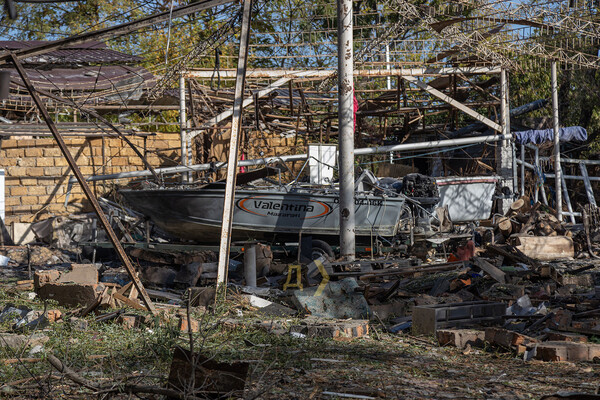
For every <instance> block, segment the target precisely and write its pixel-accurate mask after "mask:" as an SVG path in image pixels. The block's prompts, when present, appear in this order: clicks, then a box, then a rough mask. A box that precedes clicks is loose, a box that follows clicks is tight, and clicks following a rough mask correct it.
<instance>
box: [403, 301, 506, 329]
mask: <svg viewBox="0 0 600 400" xmlns="http://www.w3.org/2000/svg"><path fill="white" fill-rule="evenodd" d="M505 313H506V305H505V304H504V303H496V302H489V301H466V302H462V303H447V304H429V305H421V306H415V307H413V311H412V332H413V334H426V335H434V334H435V332H436V331H438V330H439V329H446V328H464V327H469V326H474V325H477V324H480V323H484V322H485V323H490V322H499V321H500V320H501V318H502V316H503V315H504V314H505Z"/></svg>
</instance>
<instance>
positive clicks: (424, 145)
mask: <svg viewBox="0 0 600 400" xmlns="http://www.w3.org/2000/svg"><path fill="white" fill-rule="evenodd" d="M511 138H512V136H511V135H489V136H475V137H470V138H461V139H449V140H435V141H429V142H420V143H403V144H396V145H391V146H379V147H367V148H362V149H356V150H354V155H355V156H359V155H367V154H376V153H389V152H390V151H412V150H423V149H433V148H441V147H451V146H463V145H469V144H476V143H489V142H496V141H499V140H505V139H511ZM307 158H308V155H307V154H294V155H289V156H280V157H265V158H257V159H253V160H240V161H238V167H251V166H256V165H264V164H273V163H276V162H292V161H304V160H306V159H307ZM225 166H227V163H226V162H220V163H216V164H215V165H211V164H196V165H188V166H178V167H167V168H157V169H155V171H156V172H157V173H158V174H165V175H166V174H179V173H183V172H189V171H207V170H209V169H211V168H213V167H214V168H217V169H219V168H224V167H225ZM150 175H152V174H151V173H150V172H149V171H131V172H121V173H118V174H110V175H95V176H90V177H88V178H87V180H88V181H105V180H114V179H126V178H141V177H144V176H150ZM71 180H72V179H71Z"/></svg>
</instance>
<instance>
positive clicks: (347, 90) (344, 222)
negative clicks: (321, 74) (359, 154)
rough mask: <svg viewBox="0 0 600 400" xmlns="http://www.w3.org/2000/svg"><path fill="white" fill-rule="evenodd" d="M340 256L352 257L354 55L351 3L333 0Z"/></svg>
mask: <svg viewBox="0 0 600 400" xmlns="http://www.w3.org/2000/svg"><path fill="white" fill-rule="evenodd" d="M337 14H338V119H339V142H340V145H339V165H340V169H339V175H340V253H341V256H342V258H343V259H345V260H348V261H352V260H354V258H355V234H354V233H355V232H354V227H355V220H354V65H353V62H354V55H353V35H352V29H353V21H352V0H337Z"/></svg>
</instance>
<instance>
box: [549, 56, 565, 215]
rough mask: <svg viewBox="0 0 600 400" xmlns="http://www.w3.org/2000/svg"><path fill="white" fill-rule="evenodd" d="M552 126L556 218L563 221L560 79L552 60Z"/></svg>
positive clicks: (554, 62)
mask: <svg viewBox="0 0 600 400" xmlns="http://www.w3.org/2000/svg"><path fill="white" fill-rule="evenodd" d="M551 79H552V128H553V129H554V190H555V191H556V218H558V220H559V221H562V214H563V212H562V186H561V184H562V168H561V167H560V131H559V128H558V79H557V77H556V61H552V69H551Z"/></svg>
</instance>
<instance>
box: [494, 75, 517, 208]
mask: <svg viewBox="0 0 600 400" xmlns="http://www.w3.org/2000/svg"><path fill="white" fill-rule="evenodd" d="M500 92H501V93H500V114H501V116H502V135H504V137H508V135H510V113H509V109H508V83H507V79H506V70H505V69H504V68H503V69H502V70H501V72H500ZM513 159H514V152H513V146H512V144H511V142H510V140H509V139H504V140H502V141H500V142H498V144H497V145H496V173H497V174H498V175H499V176H500V182H501V185H502V187H507V188H509V189H510V191H511V192H512V193H514V189H515V188H514V185H515V168H514V163H513ZM511 203H512V198H503V199H501V200H500V206H501V210H499V211H500V212H501V213H502V214H504V213H506V211H508V208H509V207H510V204H511Z"/></svg>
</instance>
